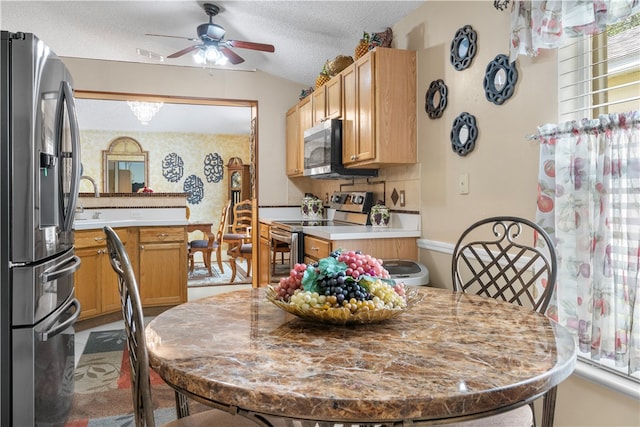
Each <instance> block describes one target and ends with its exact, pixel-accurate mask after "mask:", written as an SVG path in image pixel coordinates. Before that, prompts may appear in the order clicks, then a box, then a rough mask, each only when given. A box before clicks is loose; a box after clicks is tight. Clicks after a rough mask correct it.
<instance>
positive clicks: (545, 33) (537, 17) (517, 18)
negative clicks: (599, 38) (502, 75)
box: [509, 0, 640, 62]
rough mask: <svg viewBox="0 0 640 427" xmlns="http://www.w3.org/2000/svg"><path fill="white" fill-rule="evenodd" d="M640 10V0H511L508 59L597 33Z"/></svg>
mask: <svg viewBox="0 0 640 427" xmlns="http://www.w3.org/2000/svg"><path fill="white" fill-rule="evenodd" d="M638 11H640V0H600V1H593V0H590V1H587V0H562V1H561V0H551V1H542V0H533V1H514V2H513V3H512V7H511V42H510V51H511V52H510V55H509V59H510V61H511V62H514V61H515V60H516V59H517V57H518V55H528V56H536V55H537V54H538V51H539V49H554V48H558V47H559V46H560V43H561V42H562V41H563V39H564V38H565V37H577V36H580V35H585V34H597V33H600V32H602V31H604V29H605V27H606V26H607V25H611V24H615V23H616V22H618V21H620V20H622V19H624V18H626V17H627V16H629V15H632V14H634V13H635V12H638Z"/></svg>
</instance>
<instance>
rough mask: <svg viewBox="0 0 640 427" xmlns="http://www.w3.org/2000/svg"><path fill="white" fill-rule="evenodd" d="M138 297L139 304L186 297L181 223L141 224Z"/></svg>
mask: <svg viewBox="0 0 640 427" xmlns="http://www.w3.org/2000/svg"><path fill="white" fill-rule="evenodd" d="M139 235H140V249H139V262H140V281H139V283H138V286H139V287H140V299H141V301H142V305H143V306H158V305H173V304H180V303H183V302H185V301H186V300H187V237H186V236H187V232H186V230H185V228H184V227H141V228H140V230H139Z"/></svg>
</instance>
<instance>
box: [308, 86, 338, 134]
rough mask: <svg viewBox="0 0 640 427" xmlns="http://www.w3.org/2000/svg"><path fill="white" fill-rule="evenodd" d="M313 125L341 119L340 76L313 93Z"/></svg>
mask: <svg viewBox="0 0 640 427" xmlns="http://www.w3.org/2000/svg"><path fill="white" fill-rule="evenodd" d="M311 96H312V107H311V109H312V111H313V124H318V123H321V122H323V121H325V120H329V119H339V118H340V117H342V75H341V74H338V75H337V76H334V77H332V78H331V80H329V81H328V82H327V83H325V84H323V85H322V86H320V87H319V88H318V89H316V90H315V91H313V93H312V94H311Z"/></svg>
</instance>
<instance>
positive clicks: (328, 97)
mask: <svg viewBox="0 0 640 427" xmlns="http://www.w3.org/2000/svg"><path fill="white" fill-rule="evenodd" d="M325 92H326V93H325V102H326V105H325V116H326V117H327V118H328V119H339V118H340V117H342V76H341V75H340V74H338V75H337V76H335V77H333V78H332V79H331V80H329V81H328V82H327V83H326V84H325Z"/></svg>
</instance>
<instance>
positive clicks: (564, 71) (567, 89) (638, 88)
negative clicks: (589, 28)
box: [558, 13, 640, 122]
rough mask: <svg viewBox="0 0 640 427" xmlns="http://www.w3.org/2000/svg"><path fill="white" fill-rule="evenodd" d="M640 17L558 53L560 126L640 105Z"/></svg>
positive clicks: (568, 43)
mask: <svg viewBox="0 0 640 427" xmlns="http://www.w3.org/2000/svg"><path fill="white" fill-rule="evenodd" d="M638 40H640V13H636V14H635V15H631V16H629V17H627V18H626V19H625V20H623V21H621V22H619V23H617V24H614V25H610V26H608V27H607V30H606V31H605V32H602V33H600V34H595V35H590V36H583V37H577V38H572V39H568V40H567V41H566V43H565V44H564V45H562V46H561V47H560V48H559V50H558V98H559V99H558V102H559V104H558V113H559V121H560V122H564V121H568V120H579V119H582V118H585V117H591V118H597V117H598V116H599V115H600V114H609V113H622V112H625V111H631V110H637V109H638V107H639V106H640V43H638Z"/></svg>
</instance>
